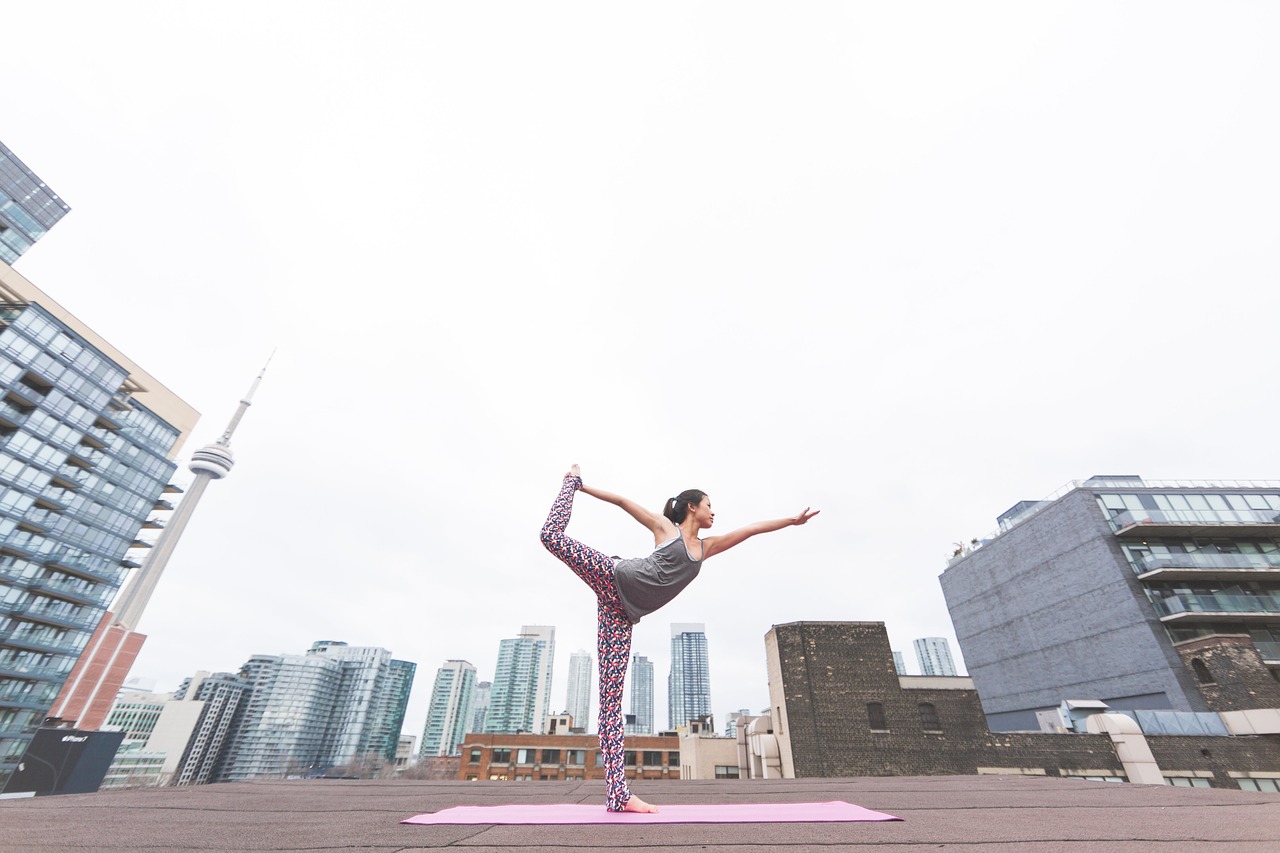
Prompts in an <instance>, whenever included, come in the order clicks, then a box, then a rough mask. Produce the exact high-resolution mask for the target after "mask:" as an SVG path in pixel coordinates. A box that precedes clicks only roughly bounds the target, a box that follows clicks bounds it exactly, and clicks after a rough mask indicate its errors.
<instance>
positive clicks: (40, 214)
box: [0, 142, 71, 264]
mask: <svg viewBox="0 0 1280 853" xmlns="http://www.w3.org/2000/svg"><path fill="white" fill-rule="evenodd" d="M70 210H71V208H70V207H68V206H67V204H66V202H64V201H63V200H62V199H60V198H58V195H57V193H55V192H53V190H51V189H49V188H48V187H47V186H45V184H44V181H42V180H40V178H39V176H38V175H36V174H35V173H34V172H32V171H31V170H30V169H28V168H27V166H26V164H25V163H23V162H22V161H21V160H19V159H18V157H17V155H15V154H14V153H13V152H12V151H10V150H9V149H8V148H6V147H5V146H4V143H2V142H0V261H3V262H4V263H6V264H11V263H13V262H14V261H16V260H17V259H18V256H19V255H21V254H22V253H23V252H25V251H26V250H27V249H30V248H31V246H32V244H34V243H35V242H36V241H37V240H39V239H40V238H41V237H43V236H44V235H45V232H47V231H48V230H49V229H50V228H52V227H53V226H54V224H55V223H56V222H57V221H58V220H59V219H61V218H62V217H64V216H66V215H67V212H68V211H70Z"/></svg>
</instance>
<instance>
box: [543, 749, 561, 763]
mask: <svg viewBox="0 0 1280 853" xmlns="http://www.w3.org/2000/svg"><path fill="white" fill-rule="evenodd" d="M542 763H543V764H559V763H560V750H558V749H544V750H542Z"/></svg>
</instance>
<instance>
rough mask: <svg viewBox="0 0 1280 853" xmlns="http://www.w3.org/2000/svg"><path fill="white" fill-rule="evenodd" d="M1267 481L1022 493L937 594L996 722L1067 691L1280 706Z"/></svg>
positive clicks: (1033, 719) (1025, 713) (1136, 700)
mask: <svg viewBox="0 0 1280 853" xmlns="http://www.w3.org/2000/svg"><path fill="white" fill-rule="evenodd" d="M1278 518H1280V483H1255V482H1176V483H1170V482H1155V481H1144V480H1143V479H1141V478H1140V477H1137V476H1098V477H1093V478H1091V479H1089V480H1084V481H1077V482H1074V483H1071V484H1069V485H1068V486H1067V487H1065V488H1064V489H1063V490H1061V491H1060V492H1059V493H1058V494H1056V495H1054V496H1052V497H1051V498H1049V499H1046V500H1042V501H1021V502H1019V503H1018V504H1016V505H1014V506H1013V507H1012V508H1011V509H1010V510H1008V511H1007V512H1006V513H1004V514H1003V515H1001V516H1000V517H999V519H998V524H999V530H998V531H997V532H996V533H994V534H992V535H991V536H990V537H988V538H985V539H979V540H975V541H974V542H973V543H972V544H971V545H970V546H968V547H964V548H960V549H957V553H956V554H955V555H954V556H953V558H952V560H951V562H950V564H949V565H948V567H947V569H946V571H945V572H944V573H943V574H942V577H941V582H942V590H943V594H944V596H945V597H946V601H947V607H948V609H949V610H950V612H951V618H952V621H953V623H954V625H955V629H956V637H957V639H958V641H959V643H960V648H961V651H962V652H963V654H964V660H965V663H966V665H967V668H968V670H969V675H970V677H972V679H973V682H974V685H975V686H976V688H977V691H978V693H979V694H980V695H981V696H982V705H983V708H984V711H985V713H986V716H987V721H988V723H989V725H990V726H991V728H992V729H993V730H995V731H1016V730H1028V729H1030V730H1034V729H1036V728H1038V722H1037V712H1039V711H1046V710H1049V709H1052V708H1055V707H1057V706H1058V705H1059V704H1060V703H1062V702H1063V701H1064V700H1070V699H1092V700H1101V701H1102V702H1105V703H1106V704H1107V705H1108V706H1110V707H1111V708H1112V709H1115V710H1140V709H1143V710H1145V709H1169V710H1174V711H1198V712H1208V711H1239V710H1247V709H1255V708H1277V707H1280V683H1278V682H1277V680H1276V671H1277V669H1280V520H1278Z"/></svg>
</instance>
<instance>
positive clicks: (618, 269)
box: [0, 0, 1280, 736]
mask: <svg viewBox="0 0 1280 853" xmlns="http://www.w3.org/2000/svg"><path fill="white" fill-rule="evenodd" d="M3 18H4V29H5V32H6V37H5V45H4V49H3V52H2V53H0V64H2V66H3V69H4V79H5V84H4V96H3V105H4V109H3V110H2V111H0V140H3V141H4V142H5V144H7V145H8V146H9V147H10V148H12V149H13V150H14V152H15V153H17V155H18V156H19V157H21V158H22V159H23V160H24V161H25V162H26V163H27V164H28V165H29V166H30V167H31V168H32V169H33V170H35V171H36V173H37V174H39V175H40V176H41V177H42V178H43V179H44V180H45V181H46V182H47V183H48V184H49V186H50V187H52V188H53V189H54V191H56V192H58V193H59V194H60V195H61V196H62V197H63V198H64V199H65V200H66V201H67V202H68V203H69V204H70V205H71V207H72V211H71V213H70V214H68V215H67V217H66V218H65V219H64V220H63V221H62V222H61V223H59V224H58V225H57V226H56V227H55V228H54V229H53V230H52V231H51V232H50V234H49V235H48V236H47V237H46V238H45V239H44V240H42V241H41V242H40V243H39V244H38V245H37V246H36V247H35V248H33V249H32V250H31V251H30V252H29V253H28V254H27V255H26V256H24V257H23V258H22V259H21V260H20V261H19V262H18V263H17V264H16V265H15V266H16V268H17V269H18V270H19V271H20V272H22V273H23V274H24V275H26V276H27V277H28V278H29V279H31V280H32V281H33V282H34V283H35V284H36V285H37V286H39V287H40V288H42V289H44V290H45V291H47V292H48V293H49V294H51V295H52V296H53V297H54V298H56V299H58V300H59V301H60V302H61V303H62V304H63V305H65V306H66V307H67V308H68V309H70V310H71V311H73V312H74V313H75V314H77V315H78V316H79V317H80V318H82V319H83V320H84V321H85V322H87V323H88V324H89V325H91V326H92V327H93V328H95V329H96V330H97V331H99V332H100V333H101V334H103V335H104V336H105V337H106V338H107V339H108V340H110V341H111V342H112V343H113V344H115V345H116V346H118V347H119V348H120V349H121V350H122V351H124V352H125V353H127V354H128V355H129V356H130V357H131V358H133V359H134V360H136V361H137V362H138V363H139V364H140V365H142V366H144V367H145V368H146V369H147V370H148V371H150V372H151V373H152V374H153V375H154V376H155V377H156V378H158V379H159V380H161V381H162V382H164V383H165V384H166V385H168V386H169V387H170V388H171V389H172V390H173V391H175V392H176V393H177V394H178V395H179V396H181V397H182V398H184V399H185V400H187V401H188V402H189V403H191V404H192V405H193V406H195V407H196V408H197V409H198V410H200V411H201V412H202V414H203V417H202V419H201V421H200V423H199V425H198V427H197V429H196V431H195V433H194V436H193V438H192V439H191V441H190V442H189V443H188V446H187V448H186V450H185V453H184V457H185V454H186V453H189V452H190V451H191V450H193V449H195V448H197V447H199V446H201V445H202V444H207V443H209V442H211V441H213V440H215V439H216V438H217V437H218V435H219V434H220V433H221V431H222V429H223V428H224V426H225V424H226V422H227V420H228V419H229V418H230V416H231V415H232V413H233V412H234V409H235V406H236V402H237V400H238V399H239V398H240V396H241V395H242V394H243V393H244V391H245V390H246V389H247V387H248V386H249V383H250V382H251V380H252V379H253V377H254V375H255V374H256V373H257V371H258V370H259V368H260V367H261V366H262V364H263V363H264V362H265V361H266V359H267V357H268V355H269V354H270V353H271V352H272V350H273V349H275V350H277V352H276V355H275V359H274V361H272V363H271V367H270V369H269V371H268V373H267V377H266V379H265V381H264V382H263V385H262V387H261V389H260V390H259V392H258V396H257V398H256V399H255V402H254V406H253V408H252V409H251V410H250V412H249V413H248V415H247V416H246V417H245V419H244V421H243V422H242V424H241V426H240V429H239V431H238V432H237V434H236V436H235V439H234V442H233V448H234V450H235V453H236V456H237V458H238V460H239V464H238V466H237V468H236V469H235V471H233V473H232V474H231V476H230V477H229V478H227V479H226V480H224V481H221V482H219V483H216V484H215V485H213V486H212V487H210V489H209V491H208V492H207V493H206V495H205V498H204V501H203V503H202V505H201V506H200V509H199V512H198V513H197V514H196V517H195V518H194V520H193V522H192V524H191V526H190V527H189V528H188V530H187V533H186V536H185V538H184V540H183V542H182V545H181V546H180V548H179V549H178V551H177V554H176V555H175V557H174V560H173V562H171V563H170V566H169V569H168V572H167V574H166V576H165V578H164V580H163V583H162V584H161V586H160V588H159V591H158V593H157V594H156V596H155V597H154V598H153V600H152V602H151V606H150V609H149V610H148V612H147V614H146V616H145V617H144V619H143V621H142V624H141V625H140V629H141V630H142V631H143V632H145V633H146V634H148V635H149V639H148V641H147V645H146V647H145V649H144V650H143V652H142V655H141V656H140V657H139V659H138V661H137V664H136V665H135V667H134V670H133V674H134V675H136V676H142V677H145V678H150V679H154V680H155V681H156V682H157V685H158V687H159V688H160V689H166V690H167V689H171V688H172V687H176V686H177V683H178V681H179V680H181V678H183V677H184V676H186V675H188V674H190V673H191V672H193V671H195V670H197V669H208V670H236V669H238V668H239V666H240V665H241V664H242V663H243V662H244V661H245V660H246V659H247V658H248V657H249V656H250V655H251V654H255V653H284V652H291V653H300V652H302V651H304V650H305V649H306V648H307V647H308V646H309V645H310V644H311V642H312V641H314V640H319V639H329V640H346V641H347V642H349V643H352V644H354V645H378V646H384V647H386V648H389V649H391V650H392V651H393V652H394V653H395V655H396V656H397V657H400V658H404V659H407V660H412V661H415V662H417V664H418V667H419V670H418V678H417V682H416V685H415V688H414V692H413V697H412V700H411V702H410V706H409V714H408V717H407V719H406V724H405V729H406V732H408V733H412V734H415V735H419V736H420V735H421V730H422V724H423V720H424V718H425V715H426V707H427V701H428V699H429V696H430V691H431V684H432V680H433V678H434V674H435V670H436V668H437V667H438V666H439V665H440V664H441V663H442V662H443V661H444V660H445V659H448V658H463V659H466V660H469V661H471V662H472V663H473V664H474V665H475V666H476V667H477V669H478V670H479V674H480V677H481V678H485V679H489V678H492V676H493V668H494V664H495V660H496V657H497V650H498V642H499V640H501V639H502V638H504V637H511V636H514V635H515V634H516V632H517V631H518V630H519V628H520V626H521V625H523V624H549V625H554V626H555V627H556V629H557V638H556V639H557V659H556V678H555V684H554V688H553V694H552V695H553V701H552V705H553V708H552V710H559V709H560V708H559V706H561V705H562V704H563V702H564V691H565V682H566V679H565V674H566V672H567V667H568V659H569V654H570V653H571V652H572V651H573V650H575V649H578V648H594V636H595V624H594V622H595V607H594V601H593V598H592V595H591V593H590V591H589V590H588V589H587V588H586V587H585V586H584V585H583V584H582V583H581V582H580V581H578V580H577V578H575V577H574V576H573V575H572V574H571V573H570V572H569V570H568V569H567V568H565V567H564V566H563V565H561V564H560V563H558V562H557V561H556V560H555V559H554V558H552V557H551V556H550V555H549V554H547V553H546V552H545V551H543V549H542V548H541V546H540V545H539V543H538V541H537V532H538V529H539V527H540V526H541V524H542V521H543V519H544V517H545V514H546V511H547V509H548V507H549V505H550V502H551V500H552V498H553V497H554V495H555V492H556V490H557V488H558V485H559V482H560V477H561V475H562V474H563V473H564V471H565V469H566V468H567V466H568V465H569V464H570V463H572V462H575V461H576V462H579V463H581V464H582V467H583V474H584V477H585V478H586V480H587V481H588V482H590V483H592V484H594V485H597V486H599V487H601V488H604V489H608V490H611V491H616V492H619V493H622V494H624V495H627V496H630V497H632V498H634V499H636V500H638V501H640V502H642V503H645V504H647V505H648V506H650V507H653V508H654V509H657V508H658V506H659V505H660V504H661V502H662V500H663V499H664V498H666V497H668V496H670V495H672V494H675V493H676V492H678V491H680V490H682V489H685V488H690V487H693V488H699V489H703V490H705V491H707V492H708V493H709V494H710V495H711V497H712V500H713V502H714V506H715V509H716V514H717V522H716V531H715V532H724V531H727V530H730V529H732V528H734V527H736V526H739V525H742V524H746V523H749V522H751V521H755V520H758V519H765V518H776V517H780V516H785V515H793V514H795V513H797V512H798V511H800V510H801V509H803V508H804V507H806V506H813V507H815V508H818V509H821V510H822V514H821V515H820V516H818V518H817V519H815V520H814V521H813V522H811V523H810V524H809V525H807V526H806V527H802V528H794V529H788V530H784V531H781V532H778V533H774V534H771V535H769V536H766V537H763V538H758V539H754V540H751V541H749V542H747V543H745V544H743V545H741V546H739V547H738V548H737V549H735V550H734V551H731V552H729V553H727V554H725V555H723V556H718V557H716V558H715V559H714V560H711V561H709V562H708V563H707V565H706V567H705V569H704V570H703V573H702V576H701V577H700V578H699V579H698V581H697V582H696V583H695V584H694V585H692V586H690V587H689V588H688V589H687V590H686V591H685V592H684V593H683V594H682V595H681V597H680V598H679V599H677V600H676V601H675V602H673V603H672V604H670V605H668V606H667V607H666V608H665V609H664V610H662V611H660V612H658V613H656V614H653V615H651V616H648V617H646V618H645V619H644V621H643V622H641V623H640V625H639V626H638V627H637V629H636V634H635V642H634V650H635V652H637V653H639V654H644V655H647V656H649V657H650V658H651V659H652V660H654V661H655V664H656V667H655V669H656V672H655V675H656V680H657V682H658V684H657V693H658V696H657V708H656V719H657V721H658V723H659V725H663V724H665V722H666V676H667V670H668V662H669V627H668V626H669V624H670V623H671V622H704V623H706V626H707V636H708V643H709V646H710V653H711V684H712V697H713V705H714V710H715V713H716V717H717V723H718V724H722V722H723V720H724V716H725V714H726V713H727V712H728V711H731V710H735V709H738V708H743V707H746V708H750V709H751V710H752V711H758V710H759V709H761V708H763V707H765V706H766V705H767V704H768V692H767V682H766V673H765V661H764V643H763V637H764V634H765V633H766V632H767V631H768V630H769V627H770V626H771V625H773V624H778V623H784V622H791V621H797V620H875V621H883V622H885V623H886V625H887V627H888V631H889V636H890V639H891V640H892V643H893V645H894V648H896V649H899V650H902V651H904V652H905V653H906V657H907V659H908V661H909V664H908V665H909V667H910V671H911V672H916V671H918V670H917V669H916V668H915V661H914V654H913V652H912V649H911V641H912V640H913V639H915V638H917V637H924V636H945V637H949V638H951V639H952V649H953V652H956V653H957V658H958V659H959V651H960V650H959V649H958V648H956V646H955V643H954V635H953V632H952V627H951V623H950V620H949V618H948V616H947V611H946V606H945V603H944V601H943V597H942V593H941V590H940V587H939V584H938V580H937V578H938V575H939V574H941V572H942V571H943V569H944V568H945V566H946V559H947V557H948V555H949V554H950V552H951V551H952V548H953V544H952V543H954V542H957V541H968V540H969V539H971V538H973V537H981V536H984V535H986V534H987V533H989V532H990V531H991V530H992V529H993V528H994V527H995V518H996V516H997V515H998V514H999V513H1001V512H1002V511H1004V510H1005V509H1007V508H1008V507H1009V506H1011V505H1012V504H1014V503H1015V502H1017V501H1019V500H1022V499H1028V498H1041V497H1044V496H1046V495H1048V494H1049V493H1051V492H1053V491H1055V490H1056V489H1058V488H1059V487H1060V486H1062V485H1063V484H1064V483H1066V482H1068V481H1070V480H1075V479H1084V478H1087V477H1089V476H1090V475H1093V474H1140V475H1143V476H1145V477H1148V478H1152V479H1178V478H1185V479H1255V480H1261V479H1280V473H1278V472H1277V470H1276V463H1275V457H1274V448H1275V444H1276V441H1275V435H1276V422H1277V418H1278V416H1280V403H1278V402H1277V399H1276V390H1275V375H1276V345H1275V328H1274V327H1275V316H1276V313H1277V308H1278V307H1280V305H1278V303H1280V287H1277V281H1276V278H1277V276H1276V272H1277V259H1276V251H1275V239H1276V234H1277V231H1278V230H1280V228H1278V226H1280V205H1277V202H1276V200H1277V198H1280V158H1277V156H1276V152H1277V151H1280V110H1277V91H1276V90H1277V81H1280V52H1278V51H1277V50H1276V44H1277V43H1280V6H1277V5H1276V4H1273V3H1265V2H1258V3H1239V2H1236V3H1232V2H1224V3H1215V4H1204V3H1172V2H1159V3H1113V2H1107V3H1097V4H1088V3H999V4H989V3H988V4H984V3H963V4H960V3H936V4H930V3H882V4H854V3H803V4H795V3H785V4H784V3H765V4H762V3H748V2H732V3H690V2H679V3H655V2H647V3H642V4H640V3H636V4H617V3H599V2H583V3H574V4H566V3H542V2H540V3H475V2H468V3H410V2H399V3H385V2H384V3H361V4H356V3H335V2H315V0H309V2H289V3H286V2H223V3H220V4H216V5H211V4H208V3H194V2H171V0H166V2H154V3H140V2H124V0H117V2H112V3H105V4H104V3H89V2H86V3H69V2H42V3H23V4H12V5H11V6H10V8H7V9H6V10H5V12H4V15H3ZM184 462H185V458H184ZM183 476H184V477H189V475H187V474H185V472H184V474H183ZM570 533H571V535H574V536H576V537H577V538H579V539H581V540H583V541H585V542H587V543H588V544H591V545H593V546H595V547H597V548H599V549H601V550H603V551H605V552H606V553H610V554H620V555H623V556H637V555H640V554H643V553H647V551H648V550H649V549H650V548H651V547H652V542H651V540H650V539H649V536H648V533H647V532H646V531H645V530H644V529H643V528H641V527H640V526H639V525H637V524H635V522H633V521H632V520H631V519H629V518H628V517H627V516H625V515H624V514H623V513H622V512H620V511H619V510H617V509H615V508H613V507H610V506H607V505H604V504H600V503H597V502H594V501H593V500H591V499H590V498H588V497H586V496H580V498H579V502H578V506H577V510H576V513H575V516H574V519H573V523H572V525H571V526H570Z"/></svg>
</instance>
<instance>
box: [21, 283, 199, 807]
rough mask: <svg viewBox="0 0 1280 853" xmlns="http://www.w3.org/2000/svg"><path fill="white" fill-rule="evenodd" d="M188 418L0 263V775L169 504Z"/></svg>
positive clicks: (182, 406)
mask: <svg viewBox="0 0 1280 853" xmlns="http://www.w3.org/2000/svg"><path fill="white" fill-rule="evenodd" d="M196 418H197V413H196V412H195V410H193V409H192V408H191V407H190V406H188V405H187V404H186V403H184V402H183V401H182V400H181V399H179V398H178V397H177V396H175V395H174V394H173V393H172V392H171V391H169V390H168V389H167V388H165V387H164V386H163V385H162V384H160V383H159V382H158V381H157V380H155V379H153V378H152V377H151V376H149V375H148V374H147V373H146V372H145V371H143V370H142V369H141V368H140V367H138V366H137V365H136V364H134V363H133V362H132V361H130V360H129V359H128V358H126V357H125V356H124V355H123V354H122V353H120V352H119V351H118V350H116V349H115V348H114V347H113V346H112V345H111V344H109V343H108V342H107V341H105V340H103V339H102V338H101V337H100V336H98V335H97V334H96V333H95V332H93V331H92V330H91V329H89V328H88V327H87V326H85V325H84V324H83V323H82V322H80V321H79V320H78V319H76V318H75V317H74V316H73V315H72V314H70V313H69V312H68V311H67V310H66V309H65V308H63V307H62V306H60V305H59V304H58V303H56V302H54V301H53V300H52V299H50V298H49V297H48V296H47V295H46V294H44V293H43V292H41V291H40V290H39V289H38V288H36V287H35V285H33V284H31V282H29V281H27V280H26V279H25V278H23V277H22V276H21V275H19V274H18V273H17V272H15V271H14V270H13V269H12V268H11V267H9V266H8V265H7V264H6V263H3V262H0V783H3V781H4V780H5V779H7V778H8V776H9V774H10V773H11V772H12V771H13V769H14V768H15V767H16V766H17V762H18V761H19V759H20V758H21V757H22V755H23V754H24V752H25V749H26V745H27V744H28V743H29V742H30V740H31V738H32V736H33V733H34V732H35V729H36V727H38V726H39V725H40V723H41V721H42V720H43V719H44V718H45V717H46V716H49V714H50V709H51V706H52V705H53V703H54V700H55V697H57V695H58V693H59V691H60V690H61V689H63V687H64V684H65V683H66V681H67V679H68V675H69V674H70V673H71V671H72V668H73V667H74V666H75V664H76V662H77V659H78V658H79V657H80V656H81V653H82V650H83V649H84V648H85V647H86V644H87V643H88V642H89V641H90V638H91V636H92V635H93V634H94V633H95V629H97V628H98V627H99V626H100V624H101V622H102V621H103V616H104V613H105V612H106V608H107V606H108V604H109V603H110V601H111V600H112V599H113V598H114V597H115V595H116V592H117V591H118V590H119V589H120V586H121V584H122V583H123V581H124V577H125V574H126V571H127V569H129V568H136V567H137V566H138V565H139V563H138V561H136V560H135V559H133V557H132V556H131V549H134V548H136V547H141V546H143V545H144V544H145V543H144V542H143V541H142V540H141V539H139V534H140V531H141V530H142V529H143V528H144V527H158V526H159V524H158V523H157V522H155V521H153V520H152V519H153V518H154V515H153V513H154V512H156V511H158V510H164V509H168V508H170V507H169V505H168V504H167V503H166V502H165V500H164V498H163V495H164V493H165V492H166V491H172V489H171V487H170V486H169V483H170V478H171V476H172V475H173V472H174V470H175V469H176V467H177V466H176V464H175V462H174V460H175V458H176V457H177V454H178V452H179V450H180V449H181V446H182V442H183V440H184V439H185V438H186V436H187V435H188V434H189V432H190V430H191V428H192V426H193V425H194V424H195V421H196ZM129 651H130V650H129V649H127V648H126V649H123V650H122V652H124V653H126V654H127V653H128V652H129ZM133 651H134V652H136V649H133ZM118 686H119V682H117V688H118ZM115 697H116V689H112V690H111V691H110V692H109V693H107V694H105V695H104V696H103V697H102V703H101V704H102V715H103V719H105V714H106V711H107V710H109V708H110V706H111V703H112V702H113V701H114V700H115Z"/></svg>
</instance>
